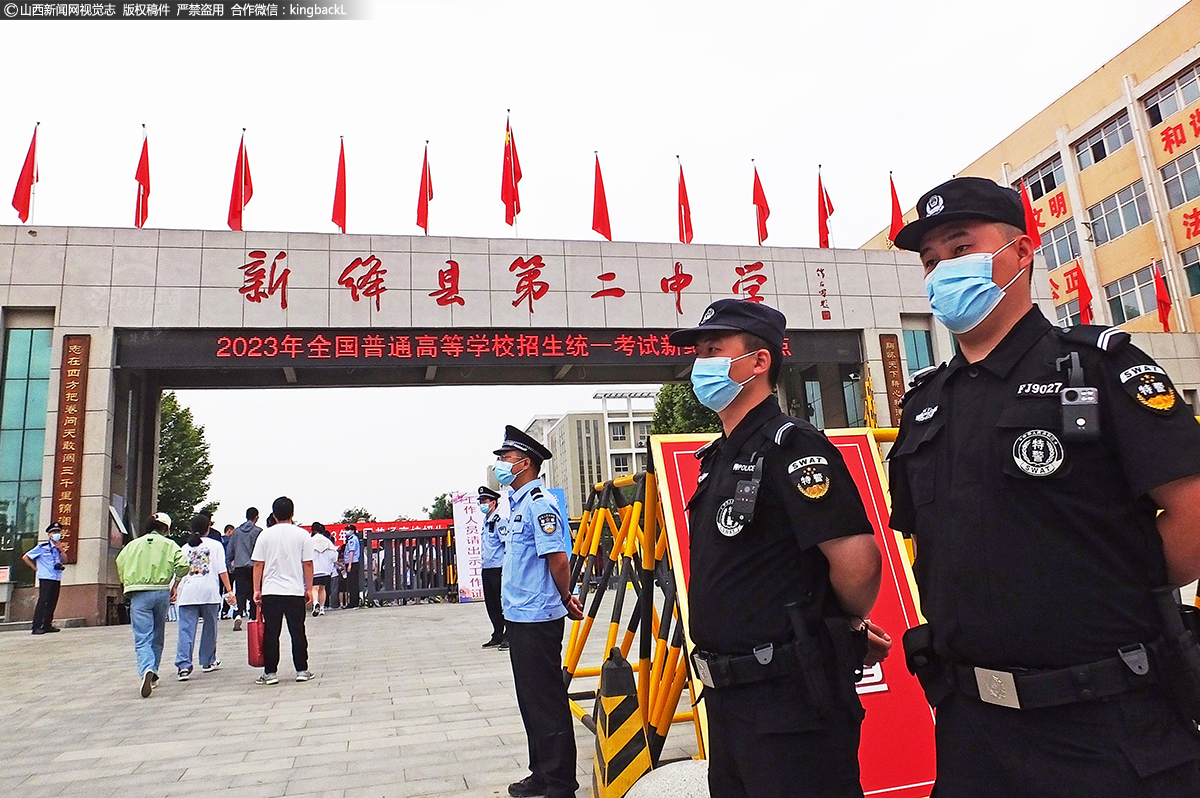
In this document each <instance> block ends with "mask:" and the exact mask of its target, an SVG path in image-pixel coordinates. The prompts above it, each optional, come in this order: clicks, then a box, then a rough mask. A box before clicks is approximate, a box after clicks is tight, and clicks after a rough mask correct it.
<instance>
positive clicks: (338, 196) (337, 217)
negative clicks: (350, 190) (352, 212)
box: [333, 136, 346, 233]
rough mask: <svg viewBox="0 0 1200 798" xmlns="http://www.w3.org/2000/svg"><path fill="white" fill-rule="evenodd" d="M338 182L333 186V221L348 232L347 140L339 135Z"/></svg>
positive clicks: (343, 230)
mask: <svg viewBox="0 0 1200 798" xmlns="http://www.w3.org/2000/svg"><path fill="white" fill-rule="evenodd" d="M338 139H339V145H338V171H337V183H336V184H335V185H334V187H333V223H334V224H336V225H337V226H338V229H340V230H341V231H342V232H343V233H344V232H346V141H345V139H342V138H341V136H339V137H338Z"/></svg>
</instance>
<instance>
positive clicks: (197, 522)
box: [172, 515, 233, 682]
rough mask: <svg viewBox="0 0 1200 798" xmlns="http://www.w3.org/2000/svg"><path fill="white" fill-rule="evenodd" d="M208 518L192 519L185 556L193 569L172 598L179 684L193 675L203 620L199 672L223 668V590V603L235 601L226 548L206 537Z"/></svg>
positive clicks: (194, 517)
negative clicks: (220, 647) (219, 634)
mask: <svg viewBox="0 0 1200 798" xmlns="http://www.w3.org/2000/svg"><path fill="white" fill-rule="evenodd" d="M209 523H210V522H209V520H208V516H206V515H194V516H192V523H191V527H192V536H191V537H190V538H188V542H187V545H185V546H183V556H184V558H185V559H186V560H187V561H188V565H189V566H190V568H189V570H188V573H187V574H186V575H185V576H184V577H183V578H182V579H180V580H179V582H178V583H177V584H176V585H175V589H174V591H172V592H173V594H174V595H173V598H174V599H175V602H176V604H177V605H178V607H179V642H178V644H177V645H176V647H175V667H176V668H178V669H179V681H181V682H186V681H187V680H188V679H189V678H191V675H192V653H193V651H194V649H195V642H196V625H197V623H199V622H200V619H201V618H203V619H204V629H203V630H202V631H201V632H200V669H201V670H202V671H204V672H205V673H209V672H211V671H215V670H216V669H217V668H219V667H221V661H220V660H219V659H217V615H218V613H219V611H220V608H221V598H222V595H221V588H222V587H224V588H225V594H224V599H225V601H227V602H230V601H232V600H233V592H232V591H231V590H230V588H229V573H228V570H227V569H226V567H225V547H224V546H222V545H221V544H220V542H218V541H216V540H213V539H212V538H209V537H205V535H206V534H207V533H208V527H209Z"/></svg>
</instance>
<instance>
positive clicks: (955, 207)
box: [894, 177, 1029, 252]
mask: <svg viewBox="0 0 1200 798" xmlns="http://www.w3.org/2000/svg"><path fill="white" fill-rule="evenodd" d="M963 219H986V220H988V221H993V222H1003V223H1004V224H1011V225H1012V226H1013V227H1019V228H1021V229H1022V230H1025V206H1024V205H1023V204H1022V202H1021V195H1020V194H1018V193H1017V192H1016V191H1014V190H1012V189H1011V188H1005V187H1004V186H1001V185H999V184H997V183H994V182H993V181H991V180H988V179H987V178H986V177H956V178H954V179H953V180H950V181H948V182H945V183H942V184H941V185H940V186H938V187H937V188H935V189H933V190H932V191H928V192H926V193H925V195H924V196H923V197H921V199H920V201H919V202H917V219H916V220H915V221H912V222H909V223H908V224H906V225H905V226H904V227H903V229H901V230H900V232H899V233H897V234H896V240H895V242H894V243H895V244H896V246H897V247H899V248H900V249H908V250H911V251H913V252H918V251H920V249H921V239H922V238H924V237H925V234H926V233H928V232H929V231H930V230H932V229H933V228H935V227H937V226H938V225H943V224H945V223H946V222H957V221H961V220H963ZM1025 232H1029V231H1028V230H1025Z"/></svg>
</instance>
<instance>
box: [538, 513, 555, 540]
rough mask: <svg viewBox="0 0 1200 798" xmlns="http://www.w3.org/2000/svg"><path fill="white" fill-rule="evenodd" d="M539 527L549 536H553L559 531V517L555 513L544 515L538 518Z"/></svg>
mask: <svg viewBox="0 0 1200 798" xmlns="http://www.w3.org/2000/svg"><path fill="white" fill-rule="evenodd" d="M538 526H540V527H541V528H542V531H543V532H545V533H546V534H547V535H553V534H554V531H555V530H556V529H558V516H557V515H555V514H554V513H542V514H541V515H539V516H538Z"/></svg>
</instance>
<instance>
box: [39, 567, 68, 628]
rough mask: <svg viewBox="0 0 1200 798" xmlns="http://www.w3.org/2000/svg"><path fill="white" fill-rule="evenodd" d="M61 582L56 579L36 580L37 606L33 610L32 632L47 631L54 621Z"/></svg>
mask: <svg viewBox="0 0 1200 798" xmlns="http://www.w3.org/2000/svg"><path fill="white" fill-rule="evenodd" d="M61 588H62V582H60V581H58V580H57V579H39V580H38V600H37V606H36V607H34V610H33V628H32V631H34V632H37V631H40V630H45V629H49V628H50V625H51V622H52V621H53V620H54V608H55V607H57V606H58V591H59V590H60V589H61Z"/></svg>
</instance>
